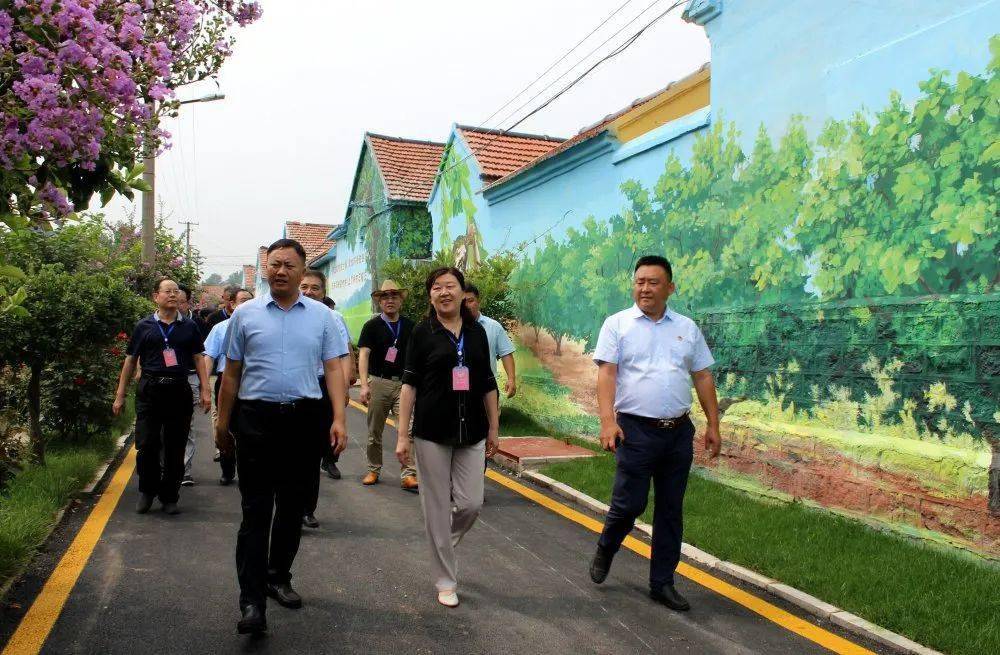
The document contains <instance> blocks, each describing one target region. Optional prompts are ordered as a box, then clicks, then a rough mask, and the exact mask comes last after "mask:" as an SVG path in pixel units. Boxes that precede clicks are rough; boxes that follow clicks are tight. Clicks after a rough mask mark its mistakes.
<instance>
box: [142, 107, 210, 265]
mask: <svg viewBox="0 0 1000 655" xmlns="http://www.w3.org/2000/svg"><path fill="white" fill-rule="evenodd" d="M225 97H226V94H224V93H212V94H210V95H207V96H203V97H201V98H192V99H191V100H181V101H180V104H181V105H190V104H193V103H196V102H215V101H216V100H224V99H225ZM143 164H145V170H143V172H142V181H143V182H145V183H146V184H148V185H149V191H144V192H143V194H142V262H143V263H144V264H149V265H150V266H152V265H153V262H154V261H156V157H155V156H148V157H146V158H145V159H143ZM190 229H191V228H190V227H189V228H188V230H190ZM189 236H190V235H189Z"/></svg>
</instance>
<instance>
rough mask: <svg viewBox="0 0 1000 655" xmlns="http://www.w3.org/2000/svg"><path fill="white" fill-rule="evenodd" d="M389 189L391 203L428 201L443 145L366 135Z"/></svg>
mask: <svg viewBox="0 0 1000 655" xmlns="http://www.w3.org/2000/svg"><path fill="white" fill-rule="evenodd" d="M365 138H366V139H367V141H368V143H369V145H371V149H372V153H373V155H374V156H375V162H376V163H377V164H378V167H379V170H380V171H382V178H383V179H384V180H385V184H386V186H387V187H388V188H387V189H386V195H387V197H388V199H389V200H410V201H413V202H427V201H428V200H429V199H430V196H431V189H432V188H433V186H434V176H435V175H437V170H438V166H439V165H440V164H441V156H442V155H443V154H444V144H443V143H435V142H433V141H417V140H415V139H403V138H401V137H395V136H385V135H382V134H372V133H370V132H369V133H367V134H365Z"/></svg>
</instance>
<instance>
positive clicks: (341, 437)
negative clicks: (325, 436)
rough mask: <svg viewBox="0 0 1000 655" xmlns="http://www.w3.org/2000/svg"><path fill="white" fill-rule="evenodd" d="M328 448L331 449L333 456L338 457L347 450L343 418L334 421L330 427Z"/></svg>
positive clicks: (345, 428)
mask: <svg viewBox="0 0 1000 655" xmlns="http://www.w3.org/2000/svg"><path fill="white" fill-rule="evenodd" d="M330 447H331V448H333V454H334V455H339V454H340V453H342V452H344V449H345V448H347V427H346V426H345V425H344V419H343V417H340V418H336V419H334V421H333V425H331V426H330Z"/></svg>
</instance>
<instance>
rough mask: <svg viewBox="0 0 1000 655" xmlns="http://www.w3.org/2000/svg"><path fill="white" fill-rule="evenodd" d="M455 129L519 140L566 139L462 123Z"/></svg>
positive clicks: (456, 125) (559, 141)
mask: <svg viewBox="0 0 1000 655" xmlns="http://www.w3.org/2000/svg"><path fill="white" fill-rule="evenodd" d="M455 127H456V128H458V129H460V130H467V131H469V132H479V133H482V134H496V135H499V136H512V137H517V138H519V139H537V140H539V141H554V142H558V143H561V142H563V141H565V140H566V139H565V138H564V137H561V136H549V135H547V134H529V133H527V132H508V131H505V130H496V129H491V128H488V127H478V126H476V125H462V124H461V123H456V124H455Z"/></svg>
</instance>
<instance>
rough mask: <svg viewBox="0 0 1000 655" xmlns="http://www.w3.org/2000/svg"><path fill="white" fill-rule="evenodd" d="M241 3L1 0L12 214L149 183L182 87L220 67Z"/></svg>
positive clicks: (1, 113)
mask: <svg viewBox="0 0 1000 655" xmlns="http://www.w3.org/2000/svg"><path fill="white" fill-rule="evenodd" d="M259 16H260V7H259V6H258V5H257V3H252V2H251V3H248V2H235V1H233V0H135V1H132V2H128V1H122V0H30V1H29V0H0V220H2V222H3V223H6V224H7V225H8V226H9V227H18V226H23V225H26V224H27V223H29V222H34V223H36V224H42V225H47V224H48V223H49V221H51V220H53V219H55V220H58V219H61V218H63V217H65V216H67V215H69V214H70V213H72V212H73V210H74V209H83V208H85V207H86V206H87V205H88V203H89V202H90V199H91V198H92V197H93V196H94V195H95V194H100V197H101V199H102V201H103V202H105V203H106V202H108V201H110V199H111V198H112V197H113V196H114V195H115V194H116V193H120V194H122V195H125V196H127V197H129V198H131V197H132V193H133V189H142V188H143V185H142V182H141V179H140V176H141V173H142V170H141V166H140V165H139V164H138V163H137V162H138V161H139V160H141V158H142V155H143V154H144V153H148V152H154V151H156V150H157V149H159V148H161V147H163V146H165V145H166V139H167V137H168V135H167V134H166V133H165V132H164V131H162V130H161V129H160V127H159V126H160V121H161V119H162V118H163V117H164V116H167V115H171V114H173V113H174V112H176V110H177V107H178V101H177V99H176V98H175V90H176V89H177V87H179V86H181V85H183V84H187V83H191V82H195V81H198V80H202V79H206V78H208V77H211V76H213V75H215V74H216V72H217V71H218V70H219V68H220V66H221V65H222V63H223V61H224V60H225V59H226V57H227V56H229V54H230V53H231V49H232V45H233V36H232V28H233V27H234V25H237V24H238V25H246V24H248V23H250V22H252V21H254V20H256V19H257V18H258V17H259Z"/></svg>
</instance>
